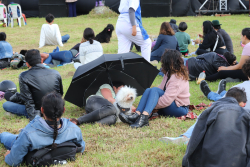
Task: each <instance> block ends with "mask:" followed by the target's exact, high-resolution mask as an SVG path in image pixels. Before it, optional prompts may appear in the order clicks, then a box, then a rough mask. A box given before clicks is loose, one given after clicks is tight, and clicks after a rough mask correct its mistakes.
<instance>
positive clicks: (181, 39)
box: [175, 22, 190, 53]
mask: <svg viewBox="0 0 250 167" xmlns="http://www.w3.org/2000/svg"><path fill="white" fill-rule="evenodd" d="M179 29H180V31H179V32H177V33H175V36H176V38H177V41H178V45H179V48H180V52H181V53H184V52H186V53H187V52H188V45H189V44H190V35H189V34H188V33H186V32H185V31H186V30H187V24H186V23H185V22H181V23H180V24H179Z"/></svg>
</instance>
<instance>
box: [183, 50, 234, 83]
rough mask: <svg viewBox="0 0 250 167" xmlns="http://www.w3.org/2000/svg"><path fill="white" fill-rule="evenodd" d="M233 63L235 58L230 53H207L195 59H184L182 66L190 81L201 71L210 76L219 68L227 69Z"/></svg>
mask: <svg viewBox="0 0 250 167" xmlns="http://www.w3.org/2000/svg"><path fill="white" fill-rule="evenodd" d="M235 63H236V56H235V55H233V54H232V53H230V52H225V53H224V55H219V54H217V53H215V52H209V53H204V54H202V55H198V56H197V57H191V58H184V65H185V66H186V67H187V68H188V71H189V77H190V79H191V80H195V79H196V78H198V76H199V74H200V73H201V72H202V71H205V73H206V76H210V75H213V74H215V73H217V72H218V69H219V67H220V66H225V67H227V66H231V65H235Z"/></svg>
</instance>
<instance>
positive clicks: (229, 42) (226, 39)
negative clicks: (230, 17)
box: [212, 20, 234, 53]
mask: <svg viewBox="0 0 250 167" xmlns="http://www.w3.org/2000/svg"><path fill="white" fill-rule="evenodd" d="M212 25H213V27H214V30H215V31H217V32H218V33H220V34H221V36H222V38H223V39H224V42H225V45H226V48H227V50H228V51H229V52H230V53H234V47H233V42H232V39H231V37H230V36H229V34H228V33H227V32H226V31H225V30H224V29H221V24H220V22H219V20H213V21H212Z"/></svg>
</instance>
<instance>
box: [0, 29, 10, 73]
mask: <svg viewBox="0 0 250 167" xmlns="http://www.w3.org/2000/svg"><path fill="white" fill-rule="evenodd" d="M12 55H13V50H12V46H11V45H10V44H9V43H8V42H7V41H6V34H5V32H0V69H3V68H6V67H9V66H10V59H11V57H12Z"/></svg>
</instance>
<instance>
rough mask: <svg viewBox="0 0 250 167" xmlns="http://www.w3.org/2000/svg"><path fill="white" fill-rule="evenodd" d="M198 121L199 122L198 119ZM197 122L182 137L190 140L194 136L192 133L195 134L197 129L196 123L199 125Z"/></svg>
mask: <svg viewBox="0 0 250 167" xmlns="http://www.w3.org/2000/svg"><path fill="white" fill-rule="evenodd" d="M197 120H198V118H197ZM197 120H196V122H195V123H194V124H193V125H192V126H191V127H190V128H189V129H188V130H187V131H186V132H185V133H183V134H182V135H181V136H186V137H187V138H190V137H191V135H192V133H193V130H194V127H195V125H196V123H197Z"/></svg>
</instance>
